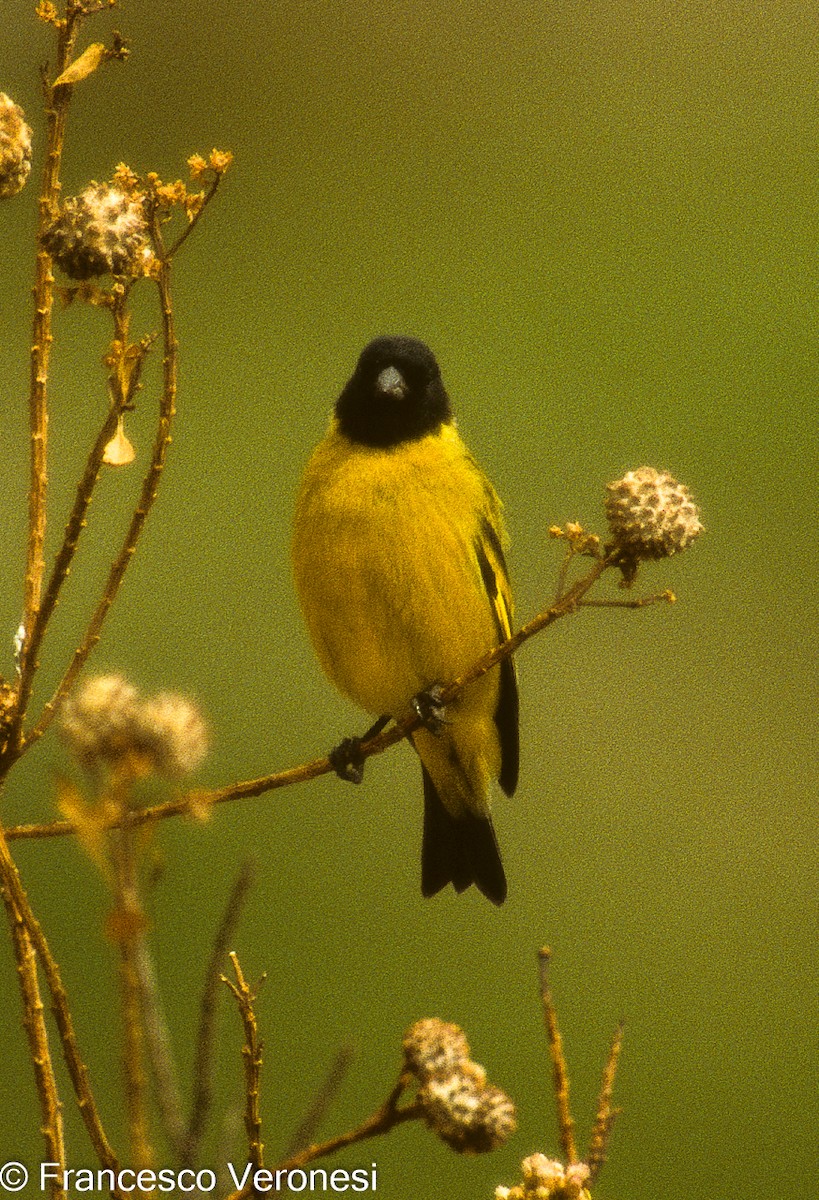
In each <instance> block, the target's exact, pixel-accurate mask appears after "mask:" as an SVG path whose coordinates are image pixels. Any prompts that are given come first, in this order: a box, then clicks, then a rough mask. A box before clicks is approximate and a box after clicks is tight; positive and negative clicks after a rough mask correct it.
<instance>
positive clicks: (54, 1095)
mask: <svg viewBox="0 0 819 1200" xmlns="http://www.w3.org/2000/svg"><path fill="white" fill-rule="evenodd" d="M0 890H2V894H3V902H4V904H5V908H6V915H7V917H8V920H9V926H10V928H11V936H12V944H13V947H14V957H15V959H16V962H17V975H18V979H19V983H20V995H21V997H22V1001H23V1026H24V1027H25V1031H26V1036H27V1038H28V1044H29V1050H30V1051H31V1061H32V1064H33V1066H34V1079H35V1082H36V1084H37V1095H38V1096H39V1098H40V1112H41V1113H42V1119H43V1124H42V1132H43V1138H44V1139H45V1153H46V1161H48V1162H50V1163H53V1164H54V1166H55V1167H56V1168H57V1171H56V1172H55V1177H52V1178H51V1179H50V1194H51V1198H52V1200H64V1198H65V1187H64V1185H63V1179H64V1171H65V1166H66V1159H65V1143H64V1140H63V1112H62V1104H61V1103H60V1098H59V1095H58V1092H57V1081H56V1079H55V1078H54V1064H53V1062H52V1058H51V1049H50V1047H49V1044H48V1031H47V1029H46V1024H45V1020H44V1016H43V1002H42V1000H41V999H40V987H39V981H38V979H37V961H36V958H35V955H34V948H33V946H32V944H31V938H30V937H29V935H28V931H27V930H26V927H25V925H24V924H23V920H22V917H21V916H20V913H19V911H18V910H17V907H16V906H15V904H14V902H13V901H12V899H11V897H10V895H9V893H8V891H7V889H6V888H5V887H3V888H2V889H0Z"/></svg>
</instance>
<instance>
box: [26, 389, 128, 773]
mask: <svg viewBox="0 0 819 1200" xmlns="http://www.w3.org/2000/svg"><path fill="white" fill-rule="evenodd" d="M120 412H121V410H120V409H119V407H118V406H117V407H112V408H111V409H110V410H109V412H108V415H107V416H106V418H105V421H104V423H103V425H102V428H101V429H100V431H99V433H98V434H97V438H96V440H95V442H94V445H93V446H92V448H91V451H90V453H89V455H88V459H87V461H86V464H85V470H84V471H83V474H82V478H81V479H80V481H79V483H78V484H77V494H76V497H75V499H74V506H73V508H72V510H71V514H70V516H69V518H68V522H67V523H66V527H65V534H64V536H63V544H62V546H61V547H60V549H59V551H58V553H57V557H56V558H55V560H54V566H53V568H52V571H51V575H50V577H49V580H48V584H47V586H46V589H45V593H44V595H43V600H42V604H41V605H40V609H39V612H38V613H37V616H36V618H35V620H34V624H33V627H32V629H31V637H30V639H29V645H28V655H29V657H28V661H29V662H30V663H31V666H32V669H31V670H30V671H27V672H26V674H25V676H24V677H23V678H21V680H20V691H19V702H18V703H19V708H18V716H19V720H20V725H21V727H22V723H23V721H24V720H25V714H26V709H27V708H28V701H29V697H30V695H31V687H32V684H33V682H34V674H35V672H36V670H37V665H38V663H37V656H38V654H39V652H40V645H41V644H42V639H43V635H44V633H45V630H46V627H47V625H48V623H49V621H50V620H51V616H52V614H53V612H54V609H55V607H56V605H57V600H58V599H59V595H60V590H61V589H62V586H63V584H64V583H65V580H66V578H67V577H68V572H69V569H70V567H71V562H72V560H73V558H74V555H75V553H76V551H77V546H78V544H79V540H80V534H81V533H82V530H83V528H84V527H85V518H86V516H87V513H88V507H89V505H90V503H91V497H92V495H93V491H94V487H95V486H96V483H97V480H98V478H99V474H100V468H101V467H102V456H103V454H104V453H105V447H106V446H107V444H108V442H109V441H110V440H111V438H112V437H113V435H114V431H115V429H116V426H117V421H118V419H119V416H120ZM38 736H39V732H37V733H35V732H34V731H32V732H31V733H29V734H28V735H25V734H23V735H22V738H21V741H20V744H19V745H18V746H17V747H15V752H16V753H17V754H19V753H21V752H22V750H24V749H25V748H26V747H28V746H29V745H30V744H31V743H32V742H33V741H35V740H36V738H37V737H38Z"/></svg>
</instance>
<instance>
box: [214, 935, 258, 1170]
mask: <svg viewBox="0 0 819 1200" xmlns="http://www.w3.org/2000/svg"><path fill="white" fill-rule="evenodd" d="M230 961H231V962H232V963H233V970H234V973H235V975H236V982H235V983H233V982H232V981H231V980H230V979H228V978H227V976H225V975H222V976H221V979H222V982H223V983H224V984H226V985H227V987H228V988H230V990H231V992H232V993H233V995H234V997H235V999H236V1003H237V1005H238V1006H239V1015H240V1017H241V1018H242V1028H243V1029H244V1032H245V1044H244V1046H243V1047H242V1058H243V1059H244V1064H245V1132H246V1133H247V1153H248V1162H249V1163H250V1165H251V1168H252V1170H253V1171H258V1170H259V1169H260V1168H261V1167H263V1166H264V1142H263V1141H262V1117H261V1111H260V1108H259V1098H260V1094H261V1072H262V1043H261V1042H260V1041H259V1032H258V1027H257V1025H256V1013H255V1012H254V1010H253V1004H254V1002H255V1000H256V993H255V992H253V991H252V990H251V988H250V987H249V986H248V984H247V981H246V980H245V977H244V974H243V973H242V968H241V966H240V965H239V959H238V956H237V955H236V953H235V952H234V951H231V953H230ZM262 982H264V976H263V977H262Z"/></svg>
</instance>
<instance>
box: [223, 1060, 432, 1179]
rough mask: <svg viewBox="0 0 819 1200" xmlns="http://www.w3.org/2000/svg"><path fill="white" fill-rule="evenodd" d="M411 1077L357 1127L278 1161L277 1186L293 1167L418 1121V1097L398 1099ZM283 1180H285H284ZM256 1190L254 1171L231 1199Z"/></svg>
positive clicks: (272, 1171) (274, 1171)
mask: <svg viewBox="0 0 819 1200" xmlns="http://www.w3.org/2000/svg"><path fill="white" fill-rule="evenodd" d="M406 1084H407V1081H406V1079H405V1077H404V1076H401V1077H400V1078H399V1080H398V1083H397V1084H396V1085H395V1087H394V1088H393V1090H392V1091H391V1092H390V1094H389V1096H388V1097H387V1099H386V1100H385V1101H384V1103H383V1104H382V1105H381V1107H380V1108H379V1109H376V1111H375V1112H374V1113H373V1115H372V1116H371V1117H368V1118H367V1119H366V1121H362V1123H361V1124H360V1125H358V1126H357V1127H356V1128H355V1129H350V1130H348V1132H347V1133H342V1134H340V1135H339V1136H338V1137H334V1138H330V1139H329V1140H328V1141H326V1142H315V1143H314V1144H313V1145H311V1146H307V1147H305V1149H304V1150H300V1151H299V1152H298V1154H293V1155H291V1156H290V1157H289V1158H286V1159H284V1160H283V1161H282V1162H280V1163H277V1164H276V1166H275V1167H271V1168H270V1172H269V1174H270V1175H272V1176H273V1178H274V1179H275V1181H276V1184H275V1186H276V1188H277V1190H279V1189H280V1188H281V1185H282V1183H283V1184H284V1186H285V1187H286V1186H287V1180H286V1176H287V1174H288V1172H290V1171H297V1170H299V1169H300V1168H302V1167H304V1166H306V1165H307V1163H311V1162H315V1161H316V1159H319V1158H326V1157H328V1155H330V1154H337V1153H338V1151H339V1150H344V1149H346V1147H347V1146H355V1145H357V1144H358V1143H359V1142H364V1141H366V1140H367V1139H368V1138H373V1137H380V1136H381V1135H382V1134H384V1133H389V1132H390V1130H392V1129H395V1128H396V1126H398V1125H403V1124H404V1122H405V1121H415V1120H417V1119H418V1118H419V1117H421V1116H423V1111H424V1110H423V1109H422V1107H421V1105H420V1103H419V1102H418V1100H413V1101H412V1102H411V1103H410V1104H407V1105H405V1106H404V1108H399V1107H398V1101H399V1100H400V1099H401V1096H402V1095H403V1094H404V1091H405V1089H406ZM280 1181H281V1182H280ZM254 1194H255V1193H254V1190H253V1172H252V1171H251V1176H250V1179H249V1180H248V1182H247V1183H246V1184H245V1185H244V1186H243V1187H241V1188H238V1189H237V1190H236V1191H235V1192H231V1194H230V1195H229V1196H228V1197H227V1200H247V1198H248V1197H250V1196H252V1195H254Z"/></svg>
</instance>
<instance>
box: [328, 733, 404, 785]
mask: <svg viewBox="0 0 819 1200" xmlns="http://www.w3.org/2000/svg"><path fill="white" fill-rule="evenodd" d="M389 720H390V718H389V716H383V717H379V718H378V720H377V721H376V722H375V724H374V725H371V726H370V728H369V729H368V730H367V732H366V733H365V734H364V735H363V737H351V738H345V739H344V741H343V742H340V743H339V744H338V745H337V746H336V747H335V749H334V750H331V751H330V753H329V754H328V755H327V757H328V758H329V759H330V762H331V763H332V764H333V770H334V771H335V773H336V775H338V777H339V779H343V780H345V782H346V783H361V781H362V779H363V778H364V763H365V762H366V761H367V759H366V756H365V755H364V754H362V753H361V747H362V746H363V744H364V742H368V741H369V740H370V738H374V737H375V736H376V735H377V734H379V733H380V732H381V730H382V729H383V728H384V726H385V725H386V724H387V723H388V722H389Z"/></svg>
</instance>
